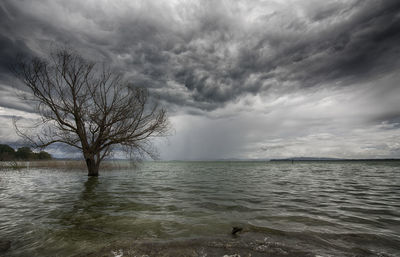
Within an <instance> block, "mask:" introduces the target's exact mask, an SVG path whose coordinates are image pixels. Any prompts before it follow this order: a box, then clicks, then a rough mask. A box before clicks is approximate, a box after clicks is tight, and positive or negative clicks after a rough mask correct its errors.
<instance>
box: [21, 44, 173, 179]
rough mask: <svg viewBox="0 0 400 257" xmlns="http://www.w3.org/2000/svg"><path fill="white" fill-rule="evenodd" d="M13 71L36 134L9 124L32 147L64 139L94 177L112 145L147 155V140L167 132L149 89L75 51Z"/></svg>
mask: <svg viewBox="0 0 400 257" xmlns="http://www.w3.org/2000/svg"><path fill="white" fill-rule="evenodd" d="M99 66H102V67H99ZM15 70H16V74H17V75H18V77H19V78H20V79H21V80H22V81H23V82H24V84H25V85H26V86H27V87H28V88H29V89H30V90H31V92H32V95H33V98H32V99H30V100H33V101H34V103H35V105H36V108H37V111H38V113H39V114H40V116H41V120H40V122H39V124H38V125H39V128H40V131H41V132H40V133H35V134H33V135H32V133H27V131H26V130H25V131H23V129H21V127H19V126H17V122H14V124H15V128H16V131H17V133H18V134H19V135H20V136H22V137H24V138H25V139H27V140H29V141H30V142H31V143H32V144H33V145H34V146H36V147H40V148H44V147H46V146H48V145H50V144H53V143H63V144H67V145H69V146H72V147H74V148H77V149H79V150H80V151H81V152H82V154H83V157H84V158H85V161H86V165H87V169H88V175H89V176H98V172H99V165H100V162H101V161H102V160H103V159H104V158H106V157H107V156H109V155H110V154H111V153H112V152H113V150H115V149H116V148H117V149H124V150H127V151H131V152H133V153H141V154H148V155H150V156H152V153H153V152H152V148H151V142H150V141H149V139H150V138H151V137H158V136H165V134H166V132H167V131H168V121H167V116H166V111H165V109H163V108H161V107H159V105H158V104H157V103H156V102H155V101H151V99H150V98H149V92H148V90H146V89H145V88H138V87H133V86H132V85H130V84H129V83H127V82H126V81H124V80H123V78H122V75H121V74H117V73H113V72H112V71H111V70H110V69H107V68H105V67H104V65H97V64H96V63H94V62H91V61H88V60H86V59H85V58H83V57H82V56H80V55H79V54H77V53H75V52H74V51H71V50H65V49H62V50H58V51H56V52H54V53H53V54H51V55H50V57H49V58H48V59H39V58H36V59H32V60H30V61H22V62H19V64H18V65H17V69H15Z"/></svg>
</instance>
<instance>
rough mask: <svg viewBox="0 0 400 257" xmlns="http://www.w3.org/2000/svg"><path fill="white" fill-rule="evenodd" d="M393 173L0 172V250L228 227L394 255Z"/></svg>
mask: <svg viewBox="0 0 400 257" xmlns="http://www.w3.org/2000/svg"><path fill="white" fill-rule="evenodd" d="M399 171H400V162H302V163H295V164H291V163H284V162H282V163H279V162H278V163H269V162H145V163H142V164H140V165H139V166H138V167H136V168H134V169H131V170H117V171H107V170H106V171H101V173H100V175H101V176H100V177H99V178H88V177H87V176H86V173H85V172H84V171H80V170H54V169H24V170H20V171H16V170H3V171H0V241H1V240H2V241H4V240H8V241H10V242H11V248H10V249H9V250H8V251H6V252H4V253H0V256H74V255H77V254H82V253H89V252H91V251H95V250H98V249H100V248H102V247H105V246H110V247H112V245H113V244H115V243H116V242H119V243H120V242H134V241H137V240H147V241H148V240H150V241H152V240H154V241H157V242H162V241H166V240H179V239H188V238H189V239H196V238H211V237H212V238H222V239H223V238H227V239H228V238H229V237H230V235H229V233H230V231H231V227H232V226H241V227H244V228H245V231H247V232H248V233H243V234H241V235H240V238H247V239H248V240H249V241H251V238H252V236H254V235H257V236H258V237H260V238H263V239H264V240H265V241H268V240H270V241H271V242H275V243H277V242H278V243H279V244H280V245H281V246H282V247H283V246H285V247H288V248H289V249H292V248H293V249H297V250H301V251H303V252H305V253H306V254H305V255H304V256H318V255H319V256H324V257H326V256H400V173H399ZM247 235H248V236H247ZM246 242H247V243H248V244H251V242H248V241H246ZM287 251H289V254H288V256H296V255H294V254H292V255H291V254H290V250H287ZM208 256H212V255H208ZM271 256H272V255H271Z"/></svg>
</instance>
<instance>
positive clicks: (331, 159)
mask: <svg viewBox="0 0 400 257" xmlns="http://www.w3.org/2000/svg"><path fill="white" fill-rule="evenodd" d="M270 161H272V162H277V161H278V162H279V161H300V162H301V161H400V159H395V158H383V159H344V158H329V157H293V158H283V159H271V160H270Z"/></svg>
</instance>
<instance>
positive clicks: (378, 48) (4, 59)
mask: <svg viewBox="0 0 400 257" xmlns="http://www.w3.org/2000/svg"><path fill="white" fill-rule="evenodd" d="M399 13H400V2H399V1H398V0H331V1H320V0H309V1H301V0H293V1H290V4H288V3H287V2H285V1H261V0H260V1H258V0H252V1H246V0H235V1H233V0H232V1H213V0H206V1H201V2H198V1H184V2H179V3H176V2H174V1H161V0H160V1H151V0H146V1H144V0H143V1H140V0H139V1H123V0H121V1H116V2H113V3H112V4H111V2H109V1H102V0H99V1H96V3H93V2H88V1H78V0H71V1H62V0H43V1H11V0H5V1H2V2H1V3H0V24H1V26H0V84H1V85H0V118H1V120H2V121H4V122H3V123H6V122H8V123H9V120H10V117H11V116H14V115H19V114H18V111H15V110H20V111H23V112H25V113H30V114H29V115H33V114H32V113H33V112H34V110H32V108H30V107H29V106H28V105H27V104H23V103H21V102H20V101H19V100H18V98H17V97H16V92H15V90H16V89H22V88H23V87H22V86H21V84H20V83H19V82H17V81H16V80H15V78H14V76H13V74H12V73H11V72H10V70H9V66H10V64H12V63H13V61H14V60H15V57H16V56H18V55H19V54H21V55H24V56H27V57H30V56H44V55H46V54H47V53H48V52H49V51H50V50H51V49H54V48H55V47H57V46H58V45H61V46H64V45H66V46H69V47H71V48H75V49H76V50H77V51H79V52H80V53H82V54H83V55H84V56H86V57H88V58H91V59H94V60H96V61H100V62H105V63H106V64H109V65H111V66H112V67H114V68H115V69H116V70H118V71H120V72H122V73H123V74H124V75H125V77H126V79H127V80H129V81H131V82H133V83H134V84H136V85H138V86H146V87H149V88H150V89H151V91H152V92H153V93H154V94H155V95H157V96H158V97H159V98H160V99H161V100H162V103H163V104H164V105H165V106H167V107H168V108H169V110H170V111H171V113H172V114H173V115H176V117H178V118H176V122H175V123H176V124H175V125H176V126H177V127H178V128H177V133H180V134H181V135H182V136H180V137H179V138H177V139H173V140H172V141H174V142H175V140H176V144H175V145H178V146H179V145H180V146H182V147H181V148H179V149H178V150H176V151H175V152H180V153H181V154H182V156H187V157H188V158H189V157H190V158H198V156H202V157H204V158H211V157H212V156H211V155H217V154H218V153H220V157H227V158H229V157H238V158H239V157H241V156H249V157H257V154H255V153H258V154H261V155H262V154H265V152H268V151H269V152H270V153H271V154H276V156H277V157H279V156H280V155H279V151H282V152H284V151H287V153H290V154H296V151H299V149H300V148H301V147H302V146H303V145H306V141H307V140H308V141H307V142H310V145H309V148H303V150H304V151H305V153H307V151H314V150H313V149H325V148H324V144H327V145H329V144H328V143H326V142H325V140H327V141H329V140H330V141H329V142H330V148H329V149H328V148H326V149H328V150H327V151H328V152H329V151H331V153H337V154H338V155H340V153H341V152H343V151H342V150H341V147H343V149H349V150H348V151H349V153H348V154H349V155H352V156H356V153H357V152H359V151H364V150H362V149H375V151H376V152H373V151H372V150H365V151H366V152H365V154H364V155H362V156H373V154H375V153H376V154H377V155H379V156H384V155H385V154H386V155H387V156H389V155H391V154H392V155H394V154H396V153H398V149H399V146H398V145H395V144H393V145H390V144H389V143H387V147H378V146H379V145H381V144H382V145H385V143H382V142H381V141H386V142H391V141H394V140H393V138H395V135H396V133H398V132H397V131H398V129H399V125H398V124H399V123H400V122H399V121H400V113H399V111H398V110H399V108H400V105H399V101H398V96H399V95H400V91H399V90H400V87H399V86H398V81H399V79H400V77H399V76H398V75H396V74H397V72H398V70H399V69H400V58H399V57H400V15H399ZM2 108H3V109H2ZM13 110H14V111H15V112H14V113H13V112H12V111H13ZM246 113H249V114H248V116H246V115H245V114H246ZM1 115H3V116H1ZM21 115H22V114H21ZM173 115H172V116H173ZM180 115H181V116H182V115H183V116H182V117H184V118H182V117H181V116H180ZM185 115H189V116H190V117H192V118H193V117H195V118H193V119H194V121H193V122H192V123H190V122H189V123H190V124H191V126H189V125H188V124H187V123H188V120H189V119H188V117H186V116H185ZM240 115H243V117H242V116H240ZM253 116H255V117H257V118H256V119H257V121H254V119H255V118H254V117H253ZM179 117H181V118H179ZM237 117H240V118H237ZM216 120H224V122H221V124H220V123H218V126H217V125H215V124H216V123H215V122H216ZM8 123H7V124H8ZM203 123H204V124H203ZM193 126H195V127H197V128H194V127H193ZM234 127H235V128H236V127H237V129H232V128H234ZM364 127H365V128H364ZM360 128H361V129H360ZM346 129H347V130H346ZM3 130H4V131H11V130H12V128H11V126H8V127H7V128H3ZM213 130H215V131H213ZM193 131H195V134H196V135H198V136H199V138H198V139H193V138H192V139H190V136H191V135H192V134H193ZM204 131H213V132H212V133H211V132H207V133H206V132H204ZM346 131H347V132H346ZM359 131H361V132H359ZM324 132H327V133H328V134H330V135H332V136H331V137H330V138H328V139H327V138H322V139H321V138H319V137H318V135H319V136H320V135H325V134H324ZM7 133H8V132H7ZM246 133H248V134H249V135H251V136H249V135H248V134H246ZM346 133H349V134H346ZM360 133H361V134H360ZM5 134H6V132H4V133H3V135H2V134H1V133H0V139H4V140H5V139H6V138H8V137H7V136H5ZM238 134H239V135H241V137H238V136H237V135H238ZM354 134H356V135H359V137H360V139H357V140H356V139H354V137H355V136H354ZM374 134H376V135H377V136H375V138H373V137H374V136H373V135H374ZM267 135H268V136H267ZM313 135H314V136H313ZM269 137H275V138H280V139H281V141H279V142H275V141H273V140H272V141H271V140H270V139H269ZM189 139H190V140H189ZM222 139H224V140H225V141H224V142H222V141H223V140H222ZM221 140H222V141H221ZM368 140H372V141H373V142H367V141H368ZM189 141H190V142H193V145H202V146H203V148H204V149H206V148H208V147H209V146H212V148H213V149H215V151H214V152H213V151H209V150H204V151H203V150H201V149H199V150H193V149H192V151H193V153H192V155H191V156H189V154H188V155H185V154H186V153H187V152H189V150H187V147H188V146H187V145H186V142H189ZM227 141H230V143H227ZM262 141H264V142H262ZM364 141H365V142H364ZM347 142H349V144H348V145H346V144H347ZM359 145H361V146H362V147H361V148H360V147H358V146H359ZM346 147H347V148H346ZM363 147H364V148H363ZM268 149H269V150H268ZM385 149H386V150H385ZM393 149H394V150H393ZM259 150H260V151H261V152H257V151H259ZM224 151H225V152H224ZM385 151H386V152H385ZM388 151H392V152H391V153H390V154H388ZM172 152H174V151H172ZM314 152H315V151H314ZM246 153H248V155H246ZM315 154H318V152H315ZM386 155H385V156H386ZM261 157H265V156H261ZM168 158H174V157H173V154H172V155H168Z"/></svg>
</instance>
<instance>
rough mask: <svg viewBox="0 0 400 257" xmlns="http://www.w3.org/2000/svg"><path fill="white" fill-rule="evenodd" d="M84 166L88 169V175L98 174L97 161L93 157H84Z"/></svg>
mask: <svg viewBox="0 0 400 257" xmlns="http://www.w3.org/2000/svg"><path fill="white" fill-rule="evenodd" d="M86 166H87V169H88V176H96V177H97V176H98V175H99V163H98V162H96V160H95V159H94V157H88V158H86Z"/></svg>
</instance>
